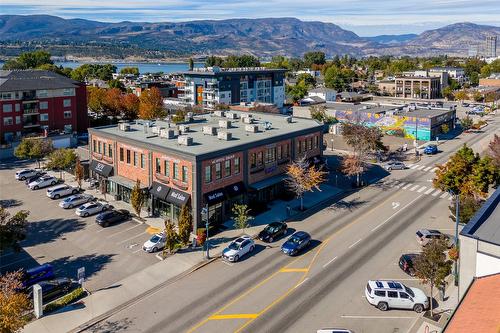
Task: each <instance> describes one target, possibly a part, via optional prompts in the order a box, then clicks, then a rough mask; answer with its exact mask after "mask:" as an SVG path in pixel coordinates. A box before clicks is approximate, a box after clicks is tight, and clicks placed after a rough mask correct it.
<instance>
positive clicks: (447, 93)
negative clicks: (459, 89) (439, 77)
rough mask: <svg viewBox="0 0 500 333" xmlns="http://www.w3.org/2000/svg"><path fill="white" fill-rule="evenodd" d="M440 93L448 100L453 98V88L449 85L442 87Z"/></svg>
mask: <svg viewBox="0 0 500 333" xmlns="http://www.w3.org/2000/svg"><path fill="white" fill-rule="evenodd" d="M442 94H443V97H444V98H446V99H447V100H449V101H452V100H454V99H455V95H454V94H453V88H452V87H451V86H447V87H446V88H444V89H443V92H442Z"/></svg>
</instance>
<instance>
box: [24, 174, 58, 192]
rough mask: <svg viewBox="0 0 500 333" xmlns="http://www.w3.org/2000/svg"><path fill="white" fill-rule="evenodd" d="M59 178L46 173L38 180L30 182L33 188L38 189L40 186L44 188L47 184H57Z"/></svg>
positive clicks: (30, 186)
mask: <svg viewBox="0 0 500 333" xmlns="http://www.w3.org/2000/svg"><path fill="white" fill-rule="evenodd" d="M57 182H58V180H57V178H56V177H54V176H49V175H45V176H42V177H40V178H38V179H37V180H34V181H32V182H31V183H29V184H28V186H29V188H30V189H32V190H38V189H39V188H44V187H47V186H54V185H55V184H57Z"/></svg>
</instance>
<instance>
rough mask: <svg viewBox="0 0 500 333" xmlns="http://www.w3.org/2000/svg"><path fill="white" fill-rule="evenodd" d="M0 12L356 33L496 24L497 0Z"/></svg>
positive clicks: (205, 2) (47, 0)
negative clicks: (316, 25)
mask: <svg viewBox="0 0 500 333" xmlns="http://www.w3.org/2000/svg"><path fill="white" fill-rule="evenodd" d="M0 13H2V14H50V15H57V16H61V17H64V18H85V19H92V20H98V21H106V22H117V21H125V20H127V21H148V22H159V21H189V20H204V19H216V20H219V19H226V18H258V17H285V16H287V17H297V18H299V19H302V20H306V21H323V22H332V23H335V24H338V25H340V26H341V27H343V28H345V29H349V30H352V31H354V32H355V33H357V34H358V35H360V36H373V35H379V34H403V33H420V32H422V31H424V30H427V29H431V28H437V27H441V26H444V25H447V24H450V23H456V22H465V21H467V22H474V23H478V24H489V25H497V26H498V25H500V0H307V1H306V0H231V1H228V0H163V1H161V0H107V1H102V0H0Z"/></svg>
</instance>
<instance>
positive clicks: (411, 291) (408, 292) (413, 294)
mask: <svg viewBox="0 0 500 333" xmlns="http://www.w3.org/2000/svg"><path fill="white" fill-rule="evenodd" d="M405 291H406V293H407V294H408V295H410V296H411V297H415V293H413V290H411V289H410V288H408V287H407V286H405Z"/></svg>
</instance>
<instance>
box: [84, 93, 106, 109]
mask: <svg viewBox="0 0 500 333" xmlns="http://www.w3.org/2000/svg"><path fill="white" fill-rule="evenodd" d="M105 103H106V89H101V88H98V87H87V106H88V108H89V110H90V111H92V112H95V113H97V114H102V113H103V112H104V109H105Z"/></svg>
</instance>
